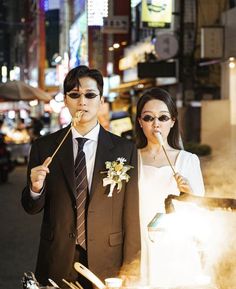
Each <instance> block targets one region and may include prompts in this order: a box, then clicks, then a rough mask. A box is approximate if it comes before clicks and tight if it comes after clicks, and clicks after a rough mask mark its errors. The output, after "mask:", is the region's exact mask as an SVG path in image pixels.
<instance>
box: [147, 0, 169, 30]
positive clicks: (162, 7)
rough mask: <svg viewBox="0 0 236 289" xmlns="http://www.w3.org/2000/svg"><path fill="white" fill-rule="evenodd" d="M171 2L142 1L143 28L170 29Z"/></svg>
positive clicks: (158, 0)
mask: <svg viewBox="0 0 236 289" xmlns="http://www.w3.org/2000/svg"><path fill="white" fill-rule="evenodd" d="M171 18H172V0H142V24H143V26H144V27H159V28H170V24H171Z"/></svg>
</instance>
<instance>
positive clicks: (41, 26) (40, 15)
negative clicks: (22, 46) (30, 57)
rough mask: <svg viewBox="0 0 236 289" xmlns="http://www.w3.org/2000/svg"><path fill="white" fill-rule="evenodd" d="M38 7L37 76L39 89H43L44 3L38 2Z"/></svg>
mask: <svg viewBox="0 0 236 289" xmlns="http://www.w3.org/2000/svg"><path fill="white" fill-rule="evenodd" d="M38 5H39V7H38V29H39V30H38V31H39V38H38V49H39V54H38V67H39V74H38V86H39V88H41V89H43V90H44V89H45V76H44V74H45V56H46V49H45V46H46V45H45V43H46V41H45V12H44V1H43V0H39V4H38Z"/></svg>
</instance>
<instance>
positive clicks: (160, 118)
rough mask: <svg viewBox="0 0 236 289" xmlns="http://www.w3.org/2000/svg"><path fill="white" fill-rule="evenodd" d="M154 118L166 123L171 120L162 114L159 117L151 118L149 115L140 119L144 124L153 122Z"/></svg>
mask: <svg viewBox="0 0 236 289" xmlns="http://www.w3.org/2000/svg"><path fill="white" fill-rule="evenodd" d="M155 118H157V119H158V120H159V121H161V122H166V121H168V120H170V119H171V117H169V116H168V115H165V114H162V115H160V116H152V115H150V114H145V115H144V116H143V117H142V120H143V121H145V122H153V121H154V120H155Z"/></svg>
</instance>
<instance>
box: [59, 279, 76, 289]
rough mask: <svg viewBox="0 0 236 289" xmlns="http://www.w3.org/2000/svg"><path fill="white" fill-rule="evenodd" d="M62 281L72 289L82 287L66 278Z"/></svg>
mask: <svg viewBox="0 0 236 289" xmlns="http://www.w3.org/2000/svg"><path fill="white" fill-rule="evenodd" d="M62 281H63V282H64V283H65V284H66V285H67V286H69V287H70V288H71V289H80V288H79V287H77V286H76V285H75V284H74V283H72V282H68V281H66V280H65V279H62Z"/></svg>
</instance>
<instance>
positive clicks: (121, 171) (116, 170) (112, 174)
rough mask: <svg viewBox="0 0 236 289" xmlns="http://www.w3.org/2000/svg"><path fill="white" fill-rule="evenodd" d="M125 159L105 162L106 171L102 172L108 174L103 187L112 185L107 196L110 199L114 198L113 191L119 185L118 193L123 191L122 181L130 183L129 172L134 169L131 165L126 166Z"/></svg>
mask: <svg viewBox="0 0 236 289" xmlns="http://www.w3.org/2000/svg"><path fill="white" fill-rule="evenodd" d="M125 162H126V159H125V158H117V160H116V161H112V162H110V161H107V162H105V165H106V169H107V170H106V171H105V172H101V173H102V174H105V173H106V174H107V176H106V177H105V178H104V179H103V186H104V187H105V186H107V185H110V191H109V194H108V195H107V196H108V197H112V193H113V190H114V188H115V186H116V185H117V192H118V193H119V192H120V191H121V189H122V181H125V182H126V183H128V181H129V179H130V176H129V175H128V174H127V172H128V171H129V170H130V169H131V168H133V167H132V166H130V165H125Z"/></svg>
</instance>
